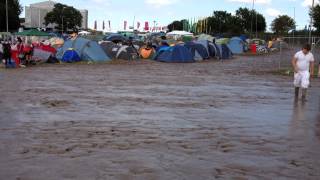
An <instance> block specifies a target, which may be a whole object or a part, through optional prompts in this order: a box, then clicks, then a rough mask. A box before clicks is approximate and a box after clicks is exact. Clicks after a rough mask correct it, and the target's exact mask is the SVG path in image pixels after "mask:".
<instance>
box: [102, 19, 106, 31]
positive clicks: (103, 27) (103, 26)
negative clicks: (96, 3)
mask: <svg viewBox="0 0 320 180" xmlns="http://www.w3.org/2000/svg"><path fill="white" fill-rule="evenodd" d="M105 28H106V27H105V25H104V21H103V22H102V29H103V30H104V29H105Z"/></svg>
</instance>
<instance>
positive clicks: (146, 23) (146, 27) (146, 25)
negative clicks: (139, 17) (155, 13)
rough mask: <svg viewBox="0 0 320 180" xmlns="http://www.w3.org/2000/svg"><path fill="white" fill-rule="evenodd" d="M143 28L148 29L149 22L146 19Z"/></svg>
mask: <svg viewBox="0 0 320 180" xmlns="http://www.w3.org/2000/svg"><path fill="white" fill-rule="evenodd" d="M144 30H145V31H149V22H148V21H146V22H145V24H144Z"/></svg>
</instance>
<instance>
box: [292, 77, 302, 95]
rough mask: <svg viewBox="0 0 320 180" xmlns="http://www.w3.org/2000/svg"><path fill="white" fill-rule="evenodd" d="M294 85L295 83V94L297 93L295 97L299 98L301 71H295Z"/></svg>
mask: <svg viewBox="0 0 320 180" xmlns="http://www.w3.org/2000/svg"><path fill="white" fill-rule="evenodd" d="M293 85H294V95H295V96H294V97H295V99H298V98H299V91H300V86H301V76H300V73H295V74H294V81H293Z"/></svg>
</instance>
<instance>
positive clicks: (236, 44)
mask: <svg viewBox="0 0 320 180" xmlns="http://www.w3.org/2000/svg"><path fill="white" fill-rule="evenodd" d="M245 46H246V43H245V42H244V41H243V40H242V39H240V38H238V37H233V38H231V39H230V40H229V43H228V47H229V48H230V50H231V51H232V53H233V54H242V53H244V51H245Z"/></svg>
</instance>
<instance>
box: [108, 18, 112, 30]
mask: <svg viewBox="0 0 320 180" xmlns="http://www.w3.org/2000/svg"><path fill="white" fill-rule="evenodd" d="M108 24H109V29H111V21H110V20H109V21H108Z"/></svg>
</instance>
